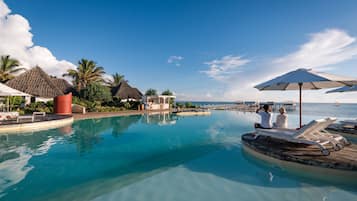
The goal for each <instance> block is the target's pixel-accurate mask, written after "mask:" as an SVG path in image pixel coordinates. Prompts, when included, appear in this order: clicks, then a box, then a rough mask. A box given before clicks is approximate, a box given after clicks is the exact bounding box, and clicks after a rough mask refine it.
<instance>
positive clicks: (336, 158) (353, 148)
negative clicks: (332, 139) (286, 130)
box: [242, 134, 357, 172]
mask: <svg viewBox="0 0 357 201" xmlns="http://www.w3.org/2000/svg"><path fill="white" fill-rule="evenodd" d="M242 142H243V144H244V145H245V146H247V147H249V148H250V149H251V150H254V151H255V152H257V153H260V154H262V155H265V156H268V157H271V158H275V159H278V160H282V161H289V162H293V163H299V164H302V165H307V166H315V167H321V168H328V169H336V170H344V171H353V172H355V171H357V145H356V144H351V145H348V146H345V147H344V148H343V149H341V150H339V151H334V150H333V149H332V148H330V149H329V151H330V154H329V155H328V156H325V155H323V154H322V153H321V151H320V149H319V148H318V147H317V146H314V145H306V144H298V143H289V142H286V141H282V140H276V139H272V138H270V137H265V136H260V137H258V138H254V135H253V134H244V135H243V136H242Z"/></svg>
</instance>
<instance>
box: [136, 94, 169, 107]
mask: <svg viewBox="0 0 357 201" xmlns="http://www.w3.org/2000/svg"><path fill="white" fill-rule="evenodd" d="M175 98H176V96H166V95H156V96H143V99H142V101H143V103H144V105H145V109H146V110H168V109H170V107H171V106H170V100H172V99H175Z"/></svg>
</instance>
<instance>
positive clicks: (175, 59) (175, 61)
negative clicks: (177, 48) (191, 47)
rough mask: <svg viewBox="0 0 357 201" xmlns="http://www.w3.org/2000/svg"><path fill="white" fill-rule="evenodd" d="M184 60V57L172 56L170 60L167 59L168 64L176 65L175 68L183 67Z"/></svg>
mask: <svg viewBox="0 0 357 201" xmlns="http://www.w3.org/2000/svg"><path fill="white" fill-rule="evenodd" d="M183 59H184V58H183V57H182V56H170V57H169V58H168V59H167V63H169V64H175V66H181V63H180V62H181V61H182V60H183Z"/></svg>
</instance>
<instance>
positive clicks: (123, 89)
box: [112, 81, 143, 100]
mask: <svg viewBox="0 0 357 201" xmlns="http://www.w3.org/2000/svg"><path fill="white" fill-rule="evenodd" d="M112 95H113V96H116V97H118V98H120V99H135V100H140V99H141V97H142V96H143V94H142V93H141V92H140V91H139V90H138V89H137V88H133V87H131V86H130V85H129V84H128V83H127V82H126V81H121V82H120V83H119V84H118V86H116V87H113V88H112Z"/></svg>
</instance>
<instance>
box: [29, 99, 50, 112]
mask: <svg viewBox="0 0 357 201" xmlns="http://www.w3.org/2000/svg"><path fill="white" fill-rule="evenodd" d="M24 111H25V113H33V112H46V113H53V102H52V101H49V102H48V103H44V102H34V103H31V104H30V105H27V106H26V107H25V109H24Z"/></svg>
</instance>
